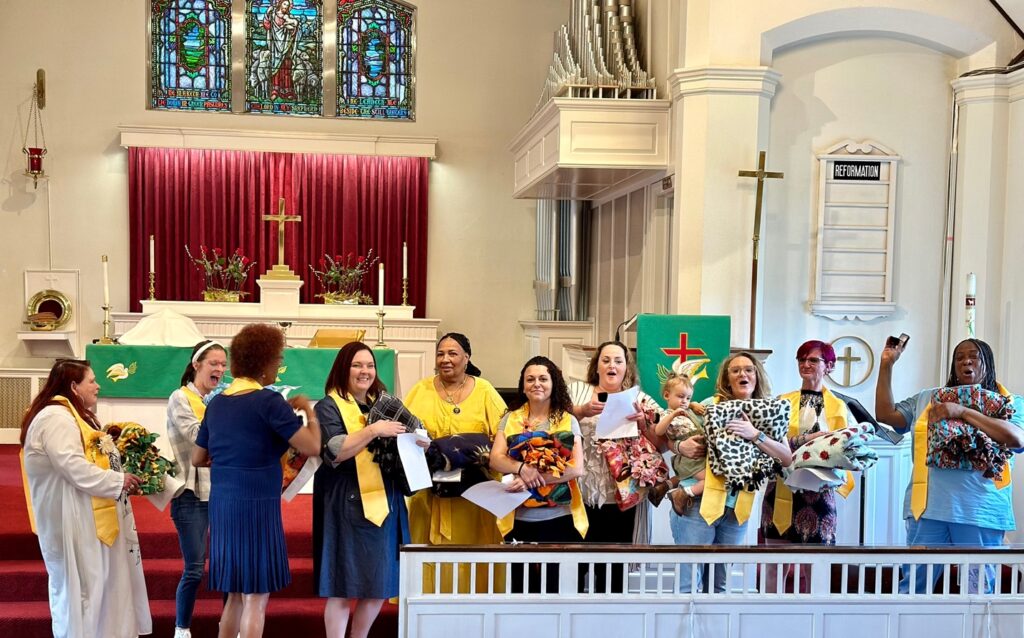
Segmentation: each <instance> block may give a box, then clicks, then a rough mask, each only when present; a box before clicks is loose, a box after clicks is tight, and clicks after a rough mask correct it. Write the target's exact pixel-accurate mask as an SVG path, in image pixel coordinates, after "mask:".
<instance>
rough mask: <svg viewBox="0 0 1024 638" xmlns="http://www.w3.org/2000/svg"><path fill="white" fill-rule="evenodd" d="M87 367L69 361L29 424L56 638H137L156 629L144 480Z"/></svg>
mask: <svg viewBox="0 0 1024 638" xmlns="http://www.w3.org/2000/svg"><path fill="white" fill-rule="evenodd" d="M99 392H100V386H99V384H98V383H96V375H95V374H94V373H93V371H92V368H91V367H90V366H89V362H88V361H77V360H72V359H60V360H58V361H57V363H56V364H54V366H53V368H52V369H51V370H50V376H49V377H48V378H47V379H46V384H45V385H44V386H43V388H42V390H40V391H39V394H38V395H37V396H36V398H35V399H34V400H33V401H32V405H31V406H30V407H29V409H28V411H27V412H26V413H25V418H24V419H23V420H22V422H21V445H22V468H23V472H24V476H23V480H25V496H26V497H27V498H28V500H29V518H30V522H31V523H32V524H33V530H34V531H35V532H36V533H37V534H38V535H39V549H40V551H41V552H42V554H43V562H44V563H45V564H46V572H47V574H48V575H49V581H50V582H49V588H48V589H49V594H50V616H51V624H52V629H53V635H54V636H55V637H56V638H82V637H84V638H100V637H101V636H102V638H136V637H137V636H139V635H140V634H148V633H151V632H152V630H153V623H152V619H151V617H150V614H149V601H148V599H147V596H146V581H145V578H144V577H143V574H142V559H141V554H140V553H139V536H138V533H137V532H136V531H135V516H134V515H133V514H132V506H131V503H130V502H129V500H128V495H129V494H131V493H132V492H134V491H135V490H136V489H137V488H138V486H139V483H140V480H139V477H137V476H135V475H134V474H129V473H126V472H122V471H121V457H120V456H119V455H118V452H117V448H116V447H115V446H114V443H113V441H111V439H110V437H109V436H107V435H106V434H104V433H103V431H102V430H101V429H100V424H99V421H97V420H96V415H95V414H94V412H93V410H94V409H95V408H96V402H97V399H98V397H99Z"/></svg>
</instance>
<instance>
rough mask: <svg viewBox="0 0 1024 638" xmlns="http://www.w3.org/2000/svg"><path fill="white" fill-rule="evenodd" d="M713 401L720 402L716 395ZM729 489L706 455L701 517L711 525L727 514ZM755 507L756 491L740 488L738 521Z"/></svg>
mask: <svg viewBox="0 0 1024 638" xmlns="http://www.w3.org/2000/svg"><path fill="white" fill-rule="evenodd" d="M713 401H714V402H715V403H718V397H717V396H716V397H715V398H714V399H713ZM728 496H729V493H728V490H726V489H725V479H723V478H722V477H721V476H719V475H718V474H715V473H714V472H712V471H711V462H710V461H708V460H707V457H705V461H704V493H703V495H702V496H701V499H700V515H701V518H703V519H704V521H705V522H707V524H708V525H711V524H712V523H714V522H715V521H717V520H718V519H720V518H722V515H723V514H725V501H726V499H727V498H728ZM753 508H754V492H751V491H749V490H740V492H739V494H737V495H736V505H735V506H734V507H733V512H734V513H735V514H736V521H737V522H739V524H740V525H742V524H744V523H746V522H747V519H748V518H750V510H752V509H753Z"/></svg>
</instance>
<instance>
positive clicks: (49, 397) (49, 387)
mask: <svg viewBox="0 0 1024 638" xmlns="http://www.w3.org/2000/svg"><path fill="white" fill-rule="evenodd" d="M91 368H92V365H91V364H90V363H89V362H88V361H86V360H84V359H57V362H56V363H54V364H53V367H52V368H50V376H48V377H47V378H46V383H45V384H44V385H43V388H42V389H41V390H40V391H39V394H37V395H36V398H35V399H32V405H30V406H29V408H28V410H26V411H25V416H24V418H22V420H21V445H22V446H24V445H25V435H26V434H27V433H28V426H29V425H30V424H31V423H32V420H33V419H35V418H36V415H38V414H39V413H40V412H42V410H43V408H45V407H46V406H48V405H60V404H58V403H57V402H56V401H54V400H53V397H55V396H57V395H60V396H62V397H64V398H66V399H67V400H68V401H70V402H71V405H72V406H73V407H74V408H75V411H76V412H78V415H79V416H80V417H82V419H84V420H85V422H86V423H88V424H89V425H91V426H92V427H93V428H95V429H97V430H102V429H103V428H102V426H100V422H99V419H97V418H96V415H95V414H93V413H92V410H90V409H89V408H87V407H85V404H84V403H82V399H81V398H79V396H78V395H77V394H75V393H74V391H72V389H71V384H72V383H81V382H82V381H83V380H84V379H85V375H86V374H87V373H88V372H89V370H90V369H91Z"/></svg>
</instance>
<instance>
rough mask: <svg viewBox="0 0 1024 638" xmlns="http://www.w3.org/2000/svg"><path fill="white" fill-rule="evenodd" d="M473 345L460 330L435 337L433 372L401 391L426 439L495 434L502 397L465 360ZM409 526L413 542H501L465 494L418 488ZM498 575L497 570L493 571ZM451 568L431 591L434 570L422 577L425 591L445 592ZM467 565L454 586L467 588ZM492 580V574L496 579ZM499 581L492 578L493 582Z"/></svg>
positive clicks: (482, 581)
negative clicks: (425, 433)
mask: <svg viewBox="0 0 1024 638" xmlns="http://www.w3.org/2000/svg"><path fill="white" fill-rule="evenodd" d="M472 353H473V351H472V348H471V346H470V343H469V339H467V338H466V336H465V335H463V334H460V333H457V332H450V333H448V334H446V335H444V336H442V337H441V338H440V339H439V340H438V342H437V353H436V355H435V359H434V363H435V366H436V368H437V374H436V375H434V376H432V377H427V378H425V379H422V380H420V381H419V382H418V383H417V384H416V385H415V386H413V388H412V390H410V391H409V393H408V394H407V395H406V396H405V405H406V407H407V408H409V411H410V412H412V413H413V414H415V415H416V416H417V417H419V418H420V420H421V421H423V425H424V426H425V427H426V429H427V433H428V434H429V435H430V438H431V439H437V438H439V437H445V436H451V435H455V434H467V433H471V434H486V435H488V436H489V437H490V438H494V434H495V433H496V432H497V430H498V421H500V420H501V417H502V415H503V414H504V413H505V411H506V407H505V402H504V401H503V400H502V398H501V396H500V395H499V394H498V392H497V390H495V389H494V386H492V385H491V384H490V383H488V382H487V381H486V380H485V379H483V378H481V377H480V369H479V368H477V367H476V366H475V365H473V363H472V362H471V361H470V357H471V356H472ZM409 531H410V534H411V536H412V542H413V543H420V544H430V545H494V544H498V543H501V534H500V533H499V532H498V526H497V522H496V520H495V518H494V515H493V514H491V513H490V512H488V511H487V510H484V509H482V508H480V507H478V506H476V505H474V504H473V503H470V502H469V501H467V500H466V499H464V498H459V497H445V496H439V495H437V494H436V493H433V492H431V491H429V490H422V491H420V492H418V493H416V495H414V496H413V497H412V498H411V499H410V501H409ZM495 572H496V574H497V570H495ZM452 577H453V574H452V570H451V568H450V566H448V565H445V566H443V569H442V570H441V589H440V591H439V592H438V590H435V588H434V587H435V584H434V570H433V569H432V568H430V569H428V570H427V573H426V575H425V578H424V588H425V591H426V592H437V593H442V592H443V593H450V592H451V591H452ZM469 581H470V577H469V566H468V565H465V564H463V565H460V566H459V591H461V592H464V593H465V592H468V591H469ZM496 581H497V578H496ZM476 583H477V590H478V591H481V592H483V591H486V590H487V587H488V586H489V585H488V578H487V565H484V564H480V565H478V566H477V573H476ZM499 585H500V583H498V582H495V587H498V586H499Z"/></svg>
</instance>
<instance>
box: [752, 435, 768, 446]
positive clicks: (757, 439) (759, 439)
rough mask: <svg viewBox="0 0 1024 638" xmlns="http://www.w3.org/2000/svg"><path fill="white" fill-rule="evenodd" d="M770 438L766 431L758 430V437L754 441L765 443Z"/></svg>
mask: <svg viewBox="0 0 1024 638" xmlns="http://www.w3.org/2000/svg"><path fill="white" fill-rule="evenodd" d="M767 440H768V436H767V435H766V434H765V433H764V432H758V433H757V438H756V439H754V443H764V442H765V441H767Z"/></svg>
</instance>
